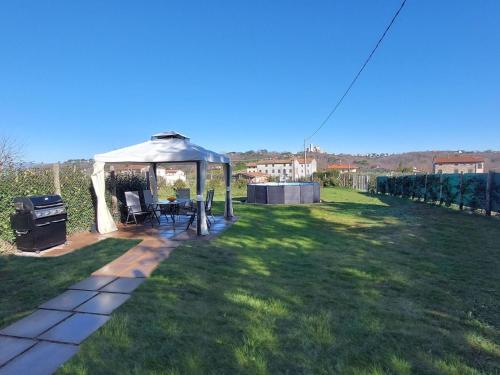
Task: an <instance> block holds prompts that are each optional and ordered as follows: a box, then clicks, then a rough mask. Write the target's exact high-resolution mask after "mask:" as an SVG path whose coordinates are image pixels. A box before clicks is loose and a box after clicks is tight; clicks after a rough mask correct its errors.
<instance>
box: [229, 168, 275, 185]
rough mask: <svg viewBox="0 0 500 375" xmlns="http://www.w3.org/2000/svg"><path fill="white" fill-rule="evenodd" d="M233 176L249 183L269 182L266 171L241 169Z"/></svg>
mask: <svg viewBox="0 0 500 375" xmlns="http://www.w3.org/2000/svg"><path fill="white" fill-rule="evenodd" d="M233 177H234V178H235V179H236V180H245V181H246V182H247V183H249V184H258V183H263V182H267V180H268V177H269V176H268V175H267V174H265V173H259V172H244V171H241V172H236V173H234V174H233Z"/></svg>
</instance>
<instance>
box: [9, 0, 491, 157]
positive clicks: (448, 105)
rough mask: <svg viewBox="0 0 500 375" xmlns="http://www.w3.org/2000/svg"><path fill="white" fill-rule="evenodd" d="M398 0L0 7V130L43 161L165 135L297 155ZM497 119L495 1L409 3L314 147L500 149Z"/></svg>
mask: <svg viewBox="0 0 500 375" xmlns="http://www.w3.org/2000/svg"><path fill="white" fill-rule="evenodd" d="M399 4H400V2H399V1H396V0H364V1H356V0H342V1H340V0H339V1H334V0H329V1H313V2H311V1H290V0H283V1H278V0H274V1H264V0H262V1H260V0H259V1H256V0H252V1H210V2H207V1H200V2H196V1H191V2H185V1H178V2H166V1H158V2H155V1H148V2H138V1H123V0H120V1H88V0H87V1H59V2H58V1H32V2H29V1H22V0H21V1H4V2H2V3H1V5H0V134H3V135H8V136H10V137H12V138H15V139H17V140H18V141H19V142H20V143H22V144H23V150H24V158H25V159H26V160H33V161H45V162H50V161H57V160H60V161H62V160H66V159H69V158H88V157H92V155H94V154H95V153H99V152H105V151H108V150H111V149H114V148H118V147H121V146H126V145H129V144H133V143H136V142H140V141H143V140H146V139H148V138H149V136H150V135H151V134H152V133H154V132H158V131H163V130H171V129H172V130H177V131H180V132H182V133H185V134H186V135H189V136H190V137H191V139H192V140H193V141H194V142H196V143H199V144H201V145H204V146H206V147H208V148H211V149H214V150H218V151H233V150H239V151H244V150H249V149H262V148H266V149H271V150H291V151H297V150H299V149H300V148H301V147H302V142H303V138H304V136H306V135H308V134H310V133H311V132H312V131H313V130H314V129H315V128H316V127H317V126H318V125H319V124H320V123H321V121H322V120H323V119H324V118H325V116H326V115H327V113H328V112H329V111H330V110H331V108H332V107H333V105H334V103H335V102H336V101H337V99H338V97H339V96H340V95H341V94H342V92H343V90H345V88H346V86H347V85H348V83H349V82H350V80H351V79H352V77H353V76H354V74H355V73H356V72H357V70H358V69H359V67H360V66H361V63H362V62H363V61H364V59H365V58H366V56H367V54H368V52H369V51H370V50H371V48H372V47H373V46H374V44H375V42H376V41H377V39H378V37H379V36H380V34H381V32H382V31H383V30H384V28H385V27H386V25H387V23H388V21H389V20H390V19H391V17H392V15H393V13H394V12H395V11H396V9H397V8H398V7H399ZM499 115H500V2H499V1H497V0H482V1H472V0H470V1H464V0H462V1H451V0H449V1H431V0H408V2H407V4H406V6H405V8H404V9H403V12H402V13H401V15H400V17H399V18H398V19H397V21H396V23H395V24H394V26H393V28H392V29H391V32H390V34H389V35H388V37H387V38H386V39H385V41H384V42H383V44H382V46H381V47H380V49H379V50H378V51H377V54H376V55H375V57H374V58H373V60H372V61H371V63H370V65H369V66H368V67H367V68H366V70H365V71H364V73H363V75H362V76H361V78H360V79H359V81H358V83H357V84H356V86H355V87H354V88H353V90H352V92H351V94H350V95H349V96H348V97H347V99H346V100H345V101H344V103H343V105H342V106H341V107H340V109H339V110H338V111H337V113H336V114H335V116H334V117H333V118H332V119H331V121H330V122H329V123H328V124H327V126H325V128H324V129H323V130H322V131H321V132H320V133H319V134H318V135H317V136H316V137H315V138H314V139H313V140H312V141H313V143H315V144H319V145H320V146H322V147H323V148H324V149H326V150H328V151H330V152H355V153H358V152H359V153H364V152H401V151H412V150H436V149H448V150H449V149H470V150H481V149H497V150H498V149H500V123H499V119H500V116H499ZM226 132H228V133H229V135H224V133H226Z"/></svg>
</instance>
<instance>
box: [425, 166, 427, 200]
mask: <svg viewBox="0 0 500 375" xmlns="http://www.w3.org/2000/svg"><path fill="white" fill-rule="evenodd" d="M425 202H427V173H426V174H425V180H424V203H425Z"/></svg>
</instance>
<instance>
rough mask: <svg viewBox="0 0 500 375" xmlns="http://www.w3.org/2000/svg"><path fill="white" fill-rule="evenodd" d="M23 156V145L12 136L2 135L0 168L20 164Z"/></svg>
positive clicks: (0, 138)
mask: <svg viewBox="0 0 500 375" xmlns="http://www.w3.org/2000/svg"><path fill="white" fill-rule="evenodd" d="M21 157H22V147H21V146H20V145H19V144H18V143H17V142H16V141H15V140H13V139H12V138H10V137H7V136H3V135H0V170H5V169H9V168H12V167H14V166H15V165H16V164H19V163H20V162H21Z"/></svg>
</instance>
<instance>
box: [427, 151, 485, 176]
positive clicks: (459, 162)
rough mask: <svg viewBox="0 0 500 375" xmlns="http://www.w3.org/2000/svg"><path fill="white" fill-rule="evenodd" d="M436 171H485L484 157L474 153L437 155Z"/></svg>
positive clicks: (434, 160)
mask: <svg viewBox="0 0 500 375" xmlns="http://www.w3.org/2000/svg"><path fill="white" fill-rule="evenodd" d="M432 166H433V170H434V173H484V169H485V168H484V159H483V158H481V157H478V156H473V155H451V156H435V157H434V159H433V160H432Z"/></svg>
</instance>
